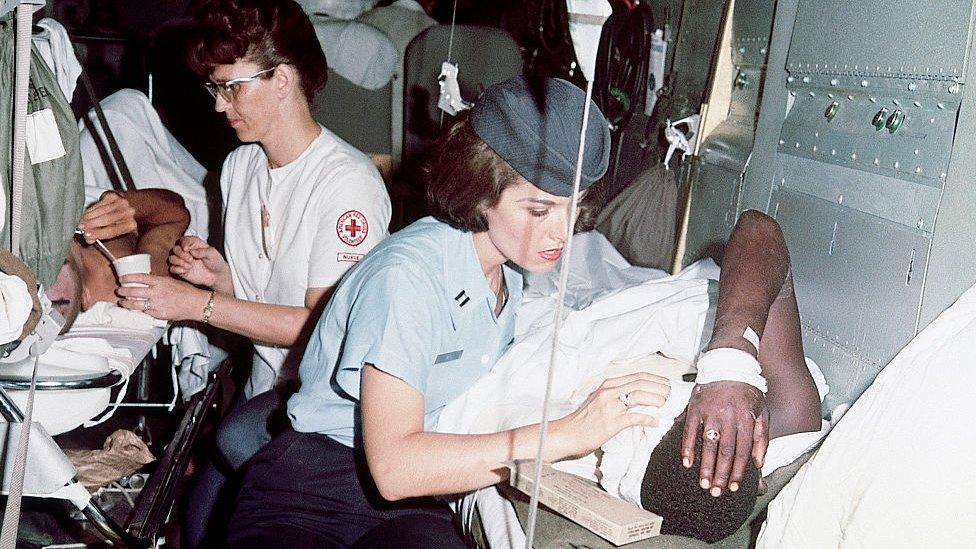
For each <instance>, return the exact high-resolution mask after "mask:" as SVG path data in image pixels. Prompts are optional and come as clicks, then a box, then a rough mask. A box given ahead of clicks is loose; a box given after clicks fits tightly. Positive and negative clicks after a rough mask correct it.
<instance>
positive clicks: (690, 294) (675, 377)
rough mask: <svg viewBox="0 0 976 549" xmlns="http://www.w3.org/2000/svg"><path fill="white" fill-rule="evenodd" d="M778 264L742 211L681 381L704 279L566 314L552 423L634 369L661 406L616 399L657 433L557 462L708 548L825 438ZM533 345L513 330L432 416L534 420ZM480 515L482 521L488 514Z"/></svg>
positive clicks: (629, 433)
mask: <svg viewBox="0 0 976 549" xmlns="http://www.w3.org/2000/svg"><path fill="white" fill-rule="evenodd" d="M789 271H790V267H789V256H788V252H787V249H786V245H785V241H784V239H783V236H782V233H781V232H780V229H779V226H778V225H777V224H776V222H775V221H774V220H773V219H772V218H770V217H768V216H765V215H763V214H761V213H758V212H754V211H747V212H745V213H743V215H742V217H741V218H740V220H739V223H738V224H737V225H736V227H735V229H734V231H733V233H732V235H731V237H730V240H729V243H728V245H727V247H726V249H725V253H724V257H723V258H722V272H721V277H720V282H719V298H718V307H717V311H716V317H715V327H714V329H713V331H712V333H711V338H710V340H709V343H708V345H707V346H705V351H704V352H703V353H702V354H701V355H700V358H699V359H698V362H697V367H698V382H699V383H697V384H696V383H692V382H685V381H683V380H682V376H681V374H682V373H684V371H685V370H686V369H687V368H686V367H685V368H681V367H680V365H681V364H682V363H683V364H684V365H685V366H687V365H688V364H690V363H691V362H692V361H693V360H694V356H695V354H696V353H697V352H698V349H699V348H700V341H701V331H702V329H703V324H704V317H705V313H706V310H707V308H708V295H707V284H706V283H705V282H704V281H702V280H687V279H685V278H684V277H682V276H678V277H672V278H668V279H662V280H653V281H649V282H645V283H643V284H640V285H637V286H632V287H628V288H626V289H624V290H622V291H620V292H618V293H616V294H612V295H610V296H609V297H607V298H601V301H597V302H594V304H593V305H591V306H589V307H587V308H585V309H582V310H579V311H575V312H572V313H570V315H569V316H568V317H567V319H566V321H565V322H564V327H563V331H562V332H561V334H560V346H559V350H558V351H557V354H558V357H557V362H556V365H557V366H556V373H555V384H554V386H553V393H552V394H553V397H554V398H553V399H552V400H551V403H552V408H553V416H554V417H559V414H560V410H562V411H563V413H565V412H571V411H572V410H575V409H576V408H577V407H578V402H577V401H578V400H579V399H582V398H585V397H586V395H587V394H588V393H589V392H591V391H592V390H593V388H594V387H596V386H599V385H600V383H601V382H602V381H603V379H607V378H613V377H615V376H620V375H624V374H628V373H632V372H633V371H636V370H634V369H633V368H636V369H638V370H640V371H646V372H648V373H654V374H657V375H660V376H662V377H665V378H667V379H668V380H669V383H670V394H669V396H668V398H667V401H666V402H665V404H664V405H663V406H661V407H660V408H652V407H640V406H634V405H631V404H629V403H628V401H629V400H631V399H632V398H633V397H632V396H631V395H626V394H625V395H621V400H622V401H623V402H624V404H625V405H627V406H633V410H632V413H641V412H643V413H651V414H652V415H655V416H656V417H657V419H658V423H659V424H658V427H656V428H653V427H652V428H632V429H628V430H625V431H623V432H621V433H620V434H618V435H617V436H615V437H614V438H612V439H610V440H609V441H608V442H607V443H605V444H604V445H603V446H602V447H601V451H600V452H598V454H600V456H599V459H598V458H597V456H595V455H593V454H591V455H589V456H584V457H582V458H580V459H577V460H573V461H569V462H562V463H558V464H556V467H557V468H559V469H562V470H565V471H568V472H571V473H574V474H578V475H580V476H583V477H585V478H590V479H593V480H595V481H599V482H600V484H601V486H602V487H603V488H604V489H606V490H607V491H608V492H610V493H611V494H614V495H617V496H619V497H621V498H623V499H625V500H628V501H631V502H633V503H635V504H639V505H641V506H642V507H644V508H646V509H648V510H650V511H652V512H655V513H657V514H659V515H661V516H663V517H664V523H663V528H662V532H663V533H669V534H680V535H686V536H691V537H695V538H698V539H701V540H703V541H708V542H713V541H717V540H719V539H722V538H725V537H727V536H728V535H730V534H731V533H733V532H734V531H735V530H736V529H738V528H739V527H740V526H741V525H742V524H743V523H744V522H745V520H746V519H747V518H748V517H749V515H750V514H751V512H752V509H753V505H754V503H755V501H756V497H757V494H758V493H759V492H760V484H761V480H760V478H761V474H760V469H763V466H764V465H765V466H767V467H766V469H767V473H768V472H769V471H771V470H772V468H775V467H777V466H782V465H786V464H788V463H790V462H792V461H793V460H794V459H795V458H796V457H798V456H799V454H801V453H802V452H803V451H804V450H806V449H807V447H809V446H810V445H811V444H815V443H816V442H817V441H818V440H819V438H820V437H821V436H822V435H823V434H824V433H825V424H824V423H823V422H822V420H821V417H820V402H821V398H822V395H823V394H826V387H825V384H822V383H820V384H818V383H815V382H814V375H817V376H818V377H820V375H819V370H816V367H815V365H813V364H812V363H809V365H808V363H807V361H806V360H805V358H804V355H803V348H802V343H801V339H800V324H799V315H798V312H797V306H796V299H795V297H794V294H793V287H792V281H791V278H790V274H789ZM543 308H544V307H539V309H543ZM522 310H526V312H527V313H529V314H531V311H527V306H523V309H522ZM522 310H520V315H521V314H522ZM550 310H551V309H550ZM550 314H551V313H550ZM526 316H528V315H526ZM520 320H521V319H520ZM526 322H527V323H530V324H532V325H539V321H538V320H531V319H528V320H526ZM520 337H521V338H522V339H521V340H520ZM546 341H548V342H550V343H545V342H543V341H542V338H539V337H534V336H533V335H531V334H529V335H526V334H524V333H523V334H521V335H517V337H516V344H515V346H514V347H513V348H512V350H510V351H509V353H508V354H507V355H506V356H505V357H503V358H502V359H501V360H500V361H499V363H498V364H497V365H496V367H495V370H493V371H492V373H491V374H490V375H489V377H488V378H486V379H485V380H483V382H482V383H480V384H479V385H476V386H475V387H474V388H472V390H471V391H469V393H468V394H466V395H464V396H462V397H461V398H460V399H458V401H455V403H452V404H451V405H450V406H449V407H448V409H446V410H445V411H444V413H443V414H442V416H441V425H439V426H438V429H442V428H443V429H444V430H456V429H466V430H468V431H476V432H481V431H489V430H497V429H501V428H510V427H511V426H512V425H513V424H525V423H530V422H532V421H535V420H537V419H538V418H537V417H535V414H536V413H537V412H536V408H537V406H535V405H534V404H533V405H531V406H527V405H526V404H525V403H527V402H532V403H534V402H539V397H538V395H536V394H535V393H534V391H536V389H532V388H530V387H541V388H544V387H545V383H544V381H542V380H543V379H544V378H543V377H542V376H544V372H545V368H540V366H541V365H544V363H545V358H543V357H546V356H547V355H548V352H547V351H546V347H547V346H548V345H551V334H550V335H549V338H548V339H547V340H546ZM655 353H660V354H663V355H666V356H667V357H672V358H665V357H662V356H660V354H655ZM640 357H645V358H640ZM647 357H650V358H647ZM653 357H657V358H653ZM673 359H677V360H673ZM536 362H538V363H536ZM601 365H603V366H601ZM676 365H678V367H677V368H676ZM621 368H623V369H624V370H626V369H627V368H632V369H631V370H630V371H623V370H621ZM540 372H542V374H540ZM812 372H816V373H815V374H814V373H812ZM820 379H822V377H820ZM513 381H516V383H513ZM821 385H822V386H821ZM499 395H500V396H499ZM628 397H629V398H628ZM800 433H803V434H800ZM791 435H792V436H791ZM771 441H772V444H771ZM767 448H770V452H769V453H768V455H767ZM475 497H476V498H477V499H478V501H479V508H483V507H484V506H483V505H482V499H481V498H483V497H493V496H491V495H485V494H479V495H478V496H475ZM482 518H483V521H484V522H485V523H486V524H485V526H486V529H490V528H491V525H489V524H487V523H488V522H489V521H490V520H491V519H490V518H489V519H487V520H485V517H484V512H483V513H482ZM499 522H501V521H499ZM489 536H490V534H489ZM501 543H503V544H504V543H512V544H515V545H518V543H519V540H513V539H511V538H509V539H508V540H506V541H505V542H501Z"/></svg>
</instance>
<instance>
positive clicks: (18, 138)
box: [0, 4, 37, 549]
mask: <svg viewBox="0 0 976 549" xmlns="http://www.w3.org/2000/svg"><path fill="white" fill-rule="evenodd" d="M34 9H35V6H29V5H27V4H18V5H17V30H16V39H15V40H16V41H15V42H14V55H15V61H14V63H15V70H14V131H13V147H14V150H13V170H14V172H13V177H12V178H11V180H12V181H11V182H12V192H11V195H12V196H11V199H12V200H13V204H12V207H11V216H12V218H11V225H10V253H12V254H14V255H15V256H17V257H20V225H21V219H20V218H21V212H22V209H23V203H22V201H23V189H24V167H25V158H26V139H25V136H26V128H27V86H28V81H29V79H30V55H31V14H33V12H34ZM32 354H33V353H32ZM36 383H37V357H36V356H35V357H34V371H33V372H32V374H31V386H30V391H29V392H28V393H27V410H26V413H25V417H24V422H23V423H22V424H21V426H20V436H19V437H18V438H19V441H18V444H17V454H16V455H15V456H14V470H13V472H12V474H11V476H10V486H9V495H8V496H7V508H6V509H4V511H3V524H2V526H0V549H15V547H16V546H17V527H18V525H19V524H20V500H21V497H22V496H23V492H24V474H25V470H26V468H27V445H28V443H29V442H30V424H31V419H32V416H33V414H34V392H35V389H36Z"/></svg>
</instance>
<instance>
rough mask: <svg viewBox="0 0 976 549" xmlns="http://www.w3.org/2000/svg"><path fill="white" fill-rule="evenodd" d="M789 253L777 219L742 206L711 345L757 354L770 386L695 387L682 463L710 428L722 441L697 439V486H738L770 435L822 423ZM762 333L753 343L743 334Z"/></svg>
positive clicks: (715, 490)
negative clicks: (807, 362)
mask: <svg viewBox="0 0 976 549" xmlns="http://www.w3.org/2000/svg"><path fill="white" fill-rule="evenodd" d="M789 273H790V264H789V254H788V251H787V249H786V242H785V240H784V238H783V234H782V232H781V231H780V228H779V225H778V224H777V223H776V221H775V220H773V219H772V218H770V217H768V216H766V215H764V214H762V213H759V212H756V211H752V210H749V211H746V212H743V214H742V216H741V217H740V218H739V222H738V223H737V224H736V226H735V229H734V230H733V232H732V235H731V237H730V238H729V243H728V245H727V247H726V250H725V255H724V258H723V261H722V275H721V280H720V282H719V300H718V310H717V313H716V320H715V329H714V331H713V332H712V338H711V341H710V343H709V344H708V349H716V348H721V347H731V348H735V349H739V350H742V351H745V352H747V353H749V354H751V355H753V356H756V357H757V358H758V359H759V363H760V366H761V368H762V375H763V377H765V378H766V381H767V384H768V391H767V393H768V395H767V396H764V395H763V394H762V392H761V391H759V390H758V389H756V388H755V387H753V386H751V385H749V384H746V383H741V382H735V381H718V382H714V383H708V384H705V385H697V386H696V387H695V390H694V391H693V393H692V397H691V400H690V401H689V403H688V408H687V411H686V420H685V424H684V432H683V437H682V445H681V456H682V461H683V463H684V466H685V467H688V468H690V467H692V466H693V463H694V461H695V460H694V448H695V444H696V442H697V440H698V439H699V437H701V436H702V434H703V432H704V431H706V430H709V429H715V430H716V431H718V432H719V433H720V437H719V439H718V440H717V441H716V440H704V439H703V440H702V455H701V466H700V474H699V479H700V485H701V487H702V488H706V489H711V492H712V495H716V496H717V495H720V494H721V492H722V490H724V489H725V488H726V487H728V488H729V489H731V490H733V491H734V490H737V489H738V488H739V486H740V483H741V482H742V478H743V474H744V472H745V471H746V467H747V465H748V462H749V459H750V457H751V458H752V461H753V462H754V464H755V466H756V467H761V466H762V462H763V459H764V457H765V453H766V446H767V445H768V442H769V439H770V438H776V437H779V436H783V435H786V434H791V433H795V432H800V431H808V430H816V429H818V428H819V427H820V421H819V398H818V396H817V392H816V387H815V386H814V384H813V380H812V379H811V377H810V374H809V372H808V370H807V368H806V366H805V363H804V359H803V346H802V342H801V339H800V326H799V315H798V313H797V307H796V298H795V296H794V294H793V285H792V281H791V279H790V275H789ZM747 328H751V329H752V330H754V331H755V332H756V333H757V334H758V335H759V336H760V345H759V349H758V350H757V349H755V348H754V347H753V345H752V343H750V342H749V341H748V340H747V339H745V338H744V337H743V333H744V332H745V330H746V329H747Z"/></svg>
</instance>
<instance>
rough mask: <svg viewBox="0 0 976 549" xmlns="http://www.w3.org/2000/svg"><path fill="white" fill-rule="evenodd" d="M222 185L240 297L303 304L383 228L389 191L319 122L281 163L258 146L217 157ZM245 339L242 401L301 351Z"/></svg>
mask: <svg viewBox="0 0 976 549" xmlns="http://www.w3.org/2000/svg"><path fill="white" fill-rule="evenodd" d="M220 188H221V191H222V193H223V196H224V232H225V234H226V236H225V243H224V250H225V252H226V255H227V262H228V263H229V264H230V269H231V275H232V277H233V280H234V294H235V296H236V297H237V298H239V299H246V300H249V301H258V302H262V303H273V304H278V305H299V306H300V305H304V304H305V292H306V290H307V289H308V288H323V287H328V286H333V285H335V284H336V283H338V281H339V278H341V277H342V275H343V273H345V272H346V270H347V269H348V268H349V267H351V266H352V265H354V264H355V263H356V262H357V261H359V259H361V258H362V257H363V256H364V255H365V254H366V252H368V251H369V250H370V249H372V248H373V246H375V245H376V244H377V243H378V242H379V241H380V240H382V239H383V238H384V237H385V236H386V235H387V234H388V231H387V229H388V227H389V223H390V197H389V195H388V194H387V192H386V187H385V185H384V184H383V180H382V179H381V178H380V174H379V172H377V171H376V168H375V166H374V165H373V163H372V162H371V161H370V159H369V158H368V157H367V156H366V155H365V154H363V153H362V152H360V151H359V150H357V149H356V148H354V147H353V146H352V145H349V144H348V143H346V142H345V141H343V140H342V139H340V138H339V137H337V136H336V135H335V134H334V133H332V132H330V131H329V130H328V129H326V128H324V127H322V131H321V133H320V134H319V136H318V137H317V138H315V140H314V141H312V143H311V144H310V145H309V146H308V148H307V149H306V150H305V152H303V153H302V154H301V155H300V156H299V157H298V158H296V159H295V160H294V161H292V162H290V163H288V164H287V165H285V166H282V167H280V168H275V169H271V168H270V167H269V165H268V157H267V156H266V155H265V154H264V150H263V149H262V148H261V147H260V146H259V145H257V144H249V145H244V146H242V147H239V148H238V149H236V150H235V151H234V152H232V153H231V154H230V155H229V156H228V157H227V160H225V161H224V167H223V171H222V172H221V176H220ZM252 341H253V340H252ZM253 343H254V349H255V356H254V363H253V367H252V370H251V378H250V380H249V381H248V384H247V387H245V395H246V396H247V397H248V398H250V397H251V396H253V395H256V394H260V393H262V392H264V391H267V390H269V389H271V388H272V387H274V385H275V383H276V382H277V381H278V380H290V379H296V378H297V377H298V369H297V367H298V362H299V361H300V359H301V349H297V350H296V352H295V353H294V355H296V356H288V353H289V351H290V350H291V349H290V348H288V347H282V346H276V345H267V344H264V343H261V342H260V341H253ZM286 358H287V361H286ZM286 362H287V365H286Z"/></svg>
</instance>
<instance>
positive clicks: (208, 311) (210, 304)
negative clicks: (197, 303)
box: [203, 290, 217, 324]
mask: <svg viewBox="0 0 976 549" xmlns="http://www.w3.org/2000/svg"><path fill="white" fill-rule="evenodd" d="M216 295H217V290H210V298H209V299H207V305H206V306H205V307H204V308H203V323H204V324H210V315H212V314H213V310H214V297H215V296H216Z"/></svg>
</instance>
